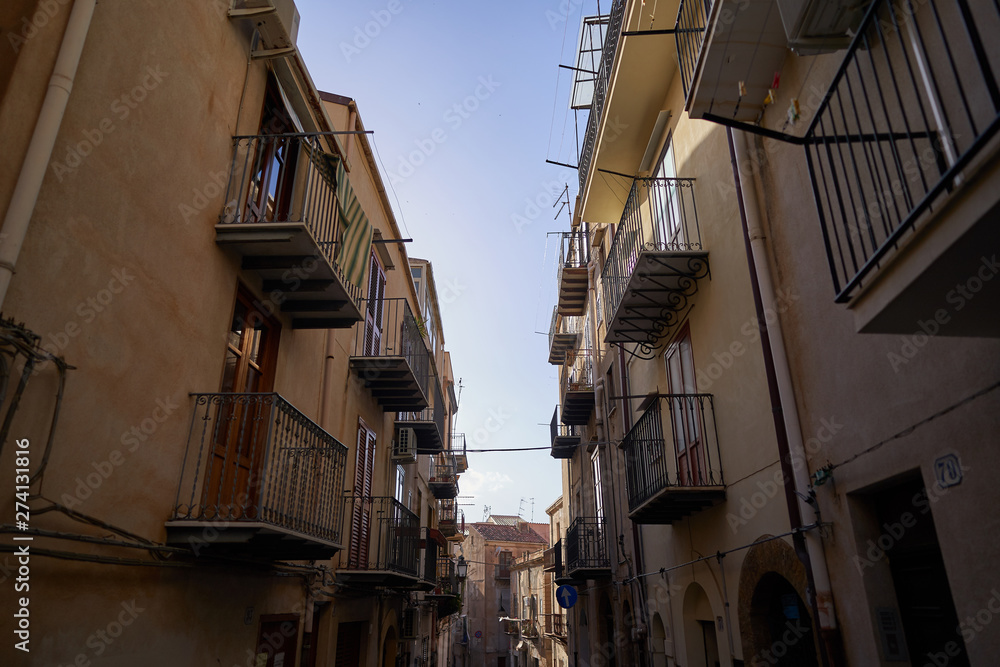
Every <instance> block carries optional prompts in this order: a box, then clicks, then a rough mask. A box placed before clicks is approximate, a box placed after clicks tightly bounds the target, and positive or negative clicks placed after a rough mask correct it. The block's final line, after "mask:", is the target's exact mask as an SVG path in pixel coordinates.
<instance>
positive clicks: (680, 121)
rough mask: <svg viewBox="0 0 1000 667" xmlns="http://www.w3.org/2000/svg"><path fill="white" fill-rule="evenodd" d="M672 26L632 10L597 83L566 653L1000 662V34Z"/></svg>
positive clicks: (600, 57)
mask: <svg viewBox="0 0 1000 667" xmlns="http://www.w3.org/2000/svg"><path fill="white" fill-rule="evenodd" d="M805 4H807V5H808V6H809V7H813V6H814V4H815V3H805ZM904 4H905V3H904ZM668 5H669V6H668V7H664V6H663V4H662V3H661V4H660V5H658V6H657V7H656V8H655V16H654V14H653V11H654V8H653V7H650V6H649V5H648V3H639V2H629V1H621V2H612V3H611V5H610V11H609V13H608V14H607V15H604V16H602V17H593V18H591V19H585V21H584V27H583V31H582V35H583V40H582V43H581V49H580V52H579V60H578V62H577V67H578V68H579V69H580V70H581V71H582V72H583V73H581V74H578V75H577V76H578V77H579V79H580V81H578V82H577V84H576V87H575V89H574V95H575V97H574V102H573V103H574V104H575V105H577V106H578V108H580V109H588V110H589V114H586V115H584V116H583V118H585V119H586V120H585V122H584V123H581V127H580V136H581V137H582V144H581V147H580V153H579V163H578V165H579V175H580V182H579V185H580V188H579V194H578V197H577V200H576V206H575V214H574V220H573V225H572V227H571V229H570V230H569V231H566V232H563V234H562V236H561V241H562V247H561V253H560V264H559V267H560V268H559V273H558V276H557V283H558V303H557V305H556V308H555V310H554V314H553V322H552V329H551V332H550V348H549V363H551V364H555V365H558V366H559V367H560V386H559V406H558V407H557V409H556V411H555V413H554V414H553V417H552V426H551V442H552V453H553V456H555V457H557V458H561V459H564V460H565V462H564V465H563V494H564V501H565V503H566V511H567V515H568V516H567V524H566V529H565V535H564V536H563V539H562V542H561V544H560V545H559V548H557V549H556V551H555V552H554V553H553V557H552V559H553V560H554V561H556V562H557V563H558V569H557V581H562V582H563V583H567V584H569V585H573V586H574V587H575V588H576V589H577V590H578V592H579V601H578V603H577V605H576V606H575V607H574V608H573V609H571V610H570V612H569V614H568V623H569V641H568V646H567V651H568V652H569V653H570V654H572V655H573V659H574V660H575V661H576V663H575V664H580V665H584V664H590V665H596V664H616V665H674V664H679V665H706V666H708V665H713V664H720V665H741V664H751V665H757V664H788V665H809V664H816V665H843V664H851V665H869V664H898V663H906V662H909V664H915V665H917V664H919V665H923V664H928V663H929V664H954V665H958V664H972V665H977V664H982V665H986V664H991V663H990V660H991V658H990V657H989V656H991V655H992V654H993V653H995V648H994V647H993V639H992V637H993V635H992V633H990V632H988V631H987V630H986V627H987V626H985V625H984V623H983V621H984V620H987V619H988V618H991V615H992V612H991V611H990V610H989V607H988V604H989V603H990V600H992V597H991V595H992V594H986V593H987V591H989V590H990V588H991V587H990V586H986V587H985V588H984V587H983V586H982V584H983V583H984V582H987V583H988V582H990V581H992V580H993V578H994V577H995V574H996V573H995V568H994V567H993V565H992V563H993V561H994V560H995V558H993V557H992V556H990V555H989V554H992V553H993V552H994V551H995V550H996V544H995V540H991V539H990V538H989V537H988V536H989V535H992V533H993V531H992V530H991V529H990V527H989V526H990V521H991V519H990V518H989V517H988V516H982V515H981V514H980V513H978V512H974V511H970V509H971V508H973V507H980V506H982V507H988V506H992V504H994V503H995V501H996V499H997V498H996V492H995V490H994V489H992V488H991V487H990V485H989V483H988V481H986V480H988V479H989V478H990V477H991V475H989V472H990V471H993V470H994V469H995V467H996V460H995V457H994V456H993V455H992V448H991V447H990V446H989V443H990V442H991V435H990V434H991V433H992V432H993V431H994V430H995V426H996V419H995V414H996V410H995V408H994V404H995V402H996V400H997V399H996V389H997V388H998V386H997V384H996V380H995V378H996V370H997V368H998V363H1000V348H998V347H997V343H996V341H995V340H991V339H995V337H996V335H997V331H996V328H995V326H994V322H995V318H993V317H990V316H987V313H990V312H992V313H995V307H996V304H997V294H998V292H997V288H996V284H997V283H995V282H991V281H992V278H993V276H994V275H995V262H994V261H993V252H994V250H995V249H996V245H997V241H996V238H997V237H996V234H995V225H993V223H992V219H991V218H990V211H991V210H992V207H993V206H995V204H996V195H995V193H996V188H994V187H992V180H991V179H992V173H993V171H992V165H993V164H994V162H995V159H994V152H995V150H994V149H995V146H994V144H995V137H994V135H993V131H994V129H995V127H997V124H996V118H997V116H998V110H1000V106H998V103H997V97H996V95H995V94H992V93H991V91H994V90H995V89H996V82H995V79H994V78H993V74H992V70H991V68H990V64H991V63H992V60H993V58H994V56H995V54H993V53H992V51H991V48H992V47H986V46H985V42H984V41H983V40H982V39H981V37H980V36H981V34H982V33H981V31H982V30H984V29H985V26H987V25H993V23H994V22H996V20H997V18H998V17H997V16H996V15H995V14H996V13H995V11H994V10H993V9H987V8H985V7H977V8H975V9H974V10H969V11H966V10H964V9H963V10H958V9H955V7H953V6H951V5H947V6H945V3H937V2H929V3H922V4H920V5H919V6H918V7H916V6H915V7H909V8H906V7H904V8H900V7H899V6H898V5H897V4H896V3H888V2H873V3H868V4H866V5H864V6H863V7H862V8H861V9H858V8H855V9H853V10H851V11H847V10H845V11H844V12H843V13H841V14H837V15H836V17H837V18H836V19H835V18H834V15H833V14H819V13H810V11H811V10H809V9H802V13H801V14H795V13H794V11H793V9H794V8H793V7H792V6H791V5H792V3H781V2H773V3H772V2H763V3H739V2H725V1H721V2H715V3H694V4H688V3H668ZM828 23H831V24H834V23H835V24H836V25H832V27H831V25H828ZM675 29H676V30H675ZM827 29H830V30H832V32H824V30H827ZM838 30H839V32H837V31H838ZM831 35H833V36H831ZM837 35H839V37H838V36H837ZM855 35H857V36H856V37H855ZM949 62H950V63H951V65H947V63H949ZM948 67H951V68H952V69H948ZM908 68H909V69H908ZM588 72H591V73H594V75H593V76H592V77H589V75H587V74H586V73H588ZM907 72H908V74H906V75H905V76H904V73H907ZM581 91H583V92H581ZM990 230H992V231H990ZM831 278H832V280H831ZM977 470H978V471H980V472H982V473H986V474H987V476H986V478H985V479H984V478H983V477H979V476H977V475H976V471H977ZM918 573H919V574H918ZM975 582H979V584H980V585H979V586H977V585H976V583H975ZM984 610H985V611H984ZM977 619H978V620H977ZM941 661H944V662H941Z"/></svg>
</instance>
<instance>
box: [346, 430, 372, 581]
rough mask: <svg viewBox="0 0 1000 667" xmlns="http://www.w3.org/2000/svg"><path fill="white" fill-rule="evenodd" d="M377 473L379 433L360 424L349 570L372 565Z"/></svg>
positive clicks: (355, 468)
mask: <svg viewBox="0 0 1000 667" xmlns="http://www.w3.org/2000/svg"><path fill="white" fill-rule="evenodd" d="M374 470H375V433H374V431H371V430H370V429H369V428H368V427H367V426H365V424H364V422H359V424H358V445H357V456H356V459H355V464H354V507H353V508H352V510H351V544H350V549H349V551H348V561H349V567H351V568H356V569H363V568H365V567H366V566H367V564H368V542H369V535H370V533H371V513H372V506H371V505H372V501H371V495H372V477H373V474H374Z"/></svg>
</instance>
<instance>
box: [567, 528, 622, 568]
mask: <svg viewBox="0 0 1000 667" xmlns="http://www.w3.org/2000/svg"><path fill="white" fill-rule="evenodd" d="M606 523H607V522H606V520H605V518H604V517H600V516H598V517H582V516H581V517H577V518H576V519H574V520H573V523H571V524H570V526H569V529H568V530H567V531H566V572H567V574H569V575H573V576H578V577H580V578H591V577H593V576H598V575H600V574H605V573H609V572H610V570H611V560H610V559H609V558H608V545H607V525H606ZM588 575H589V576H588Z"/></svg>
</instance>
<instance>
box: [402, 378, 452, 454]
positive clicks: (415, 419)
mask: <svg viewBox="0 0 1000 667" xmlns="http://www.w3.org/2000/svg"><path fill="white" fill-rule="evenodd" d="M430 385H431V388H432V390H433V392H434V393H433V397H434V401H433V404H432V405H430V406H429V407H427V408H424V409H423V410H420V411H419V412H412V411H411V412H397V413H396V427H397V428H410V429H413V433H414V436H415V437H416V441H417V442H416V444H417V446H416V453H417V454H437V453H438V452H440V451H442V450H443V449H444V435H445V418H446V415H447V412H448V407H447V405H445V402H444V393H443V392H442V391H441V382H440V381H439V379H438V378H437V377H434V378H432V379H431V380H430Z"/></svg>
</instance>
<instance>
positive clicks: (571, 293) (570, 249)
mask: <svg viewBox="0 0 1000 667" xmlns="http://www.w3.org/2000/svg"><path fill="white" fill-rule="evenodd" d="M589 261H590V246H589V245H588V243H587V235H586V234H585V233H584V232H583V229H582V228H579V227H578V228H577V229H576V230H574V231H572V232H562V233H560V234H559V275H558V277H557V281H558V284H559V302H558V305H557V306H556V312H557V313H558V314H559V315H563V316H569V315H583V314H584V313H585V312H586V310H587V291H588V285H589V282H588V281H589V279H588V277H587V263H588V262H589Z"/></svg>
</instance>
